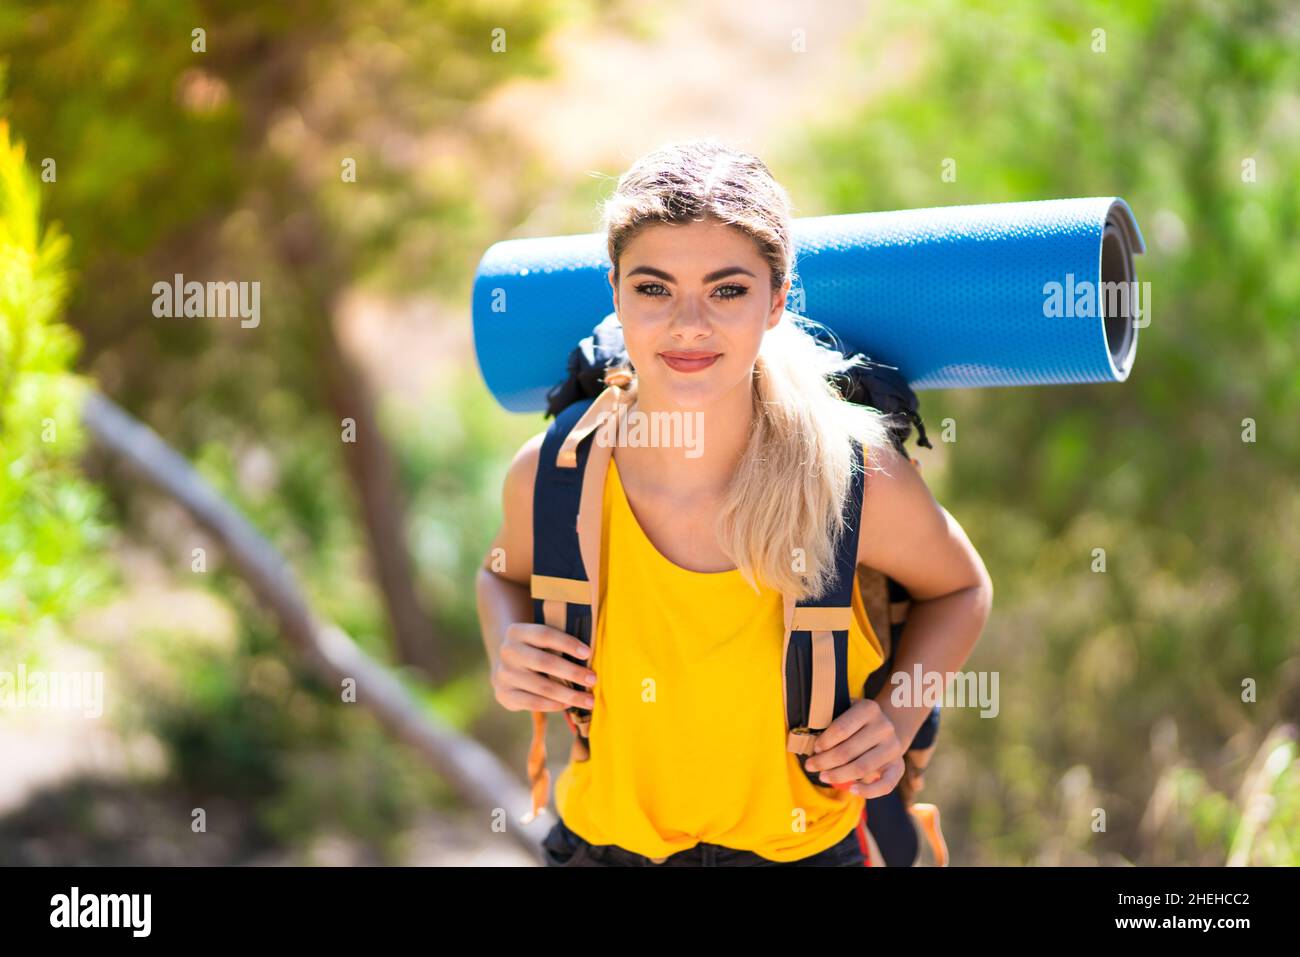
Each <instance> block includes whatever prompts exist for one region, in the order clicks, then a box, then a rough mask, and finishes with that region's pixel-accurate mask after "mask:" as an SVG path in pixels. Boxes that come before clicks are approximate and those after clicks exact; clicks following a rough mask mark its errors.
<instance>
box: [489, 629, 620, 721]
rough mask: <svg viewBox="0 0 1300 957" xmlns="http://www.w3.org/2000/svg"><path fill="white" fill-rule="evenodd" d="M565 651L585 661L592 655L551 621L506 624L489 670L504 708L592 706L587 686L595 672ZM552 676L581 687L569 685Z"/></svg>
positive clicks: (586, 648) (556, 709)
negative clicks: (494, 664)
mask: <svg viewBox="0 0 1300 957" xmlns="http://www.w3.org/2000/svg"><path fill="white" fill-rule="evenodd" d="M566 654H569V655H573V656H574V657H575V658H584V659H585V658H586V657H587V656H588V655H589V654H591V647H590V646H589V645H586V644H584V643H583V642H581V641H579V640H578V639H577V638H574V637H573V636H572V635H570V634H568V633H567V632H563V631H560V630H559V629H557V628H551V627H550V626H549V625H535V624H531V623H527V622H516V623H514V624H511V625H508V626H507V627H506V633H505V637H504V638H503V639H502V641H501V648H500V652H499V654H498V656H497V664H496V667H495V668H494V669H493V670H492V687H493V689H494V690H495V692H496V699H497V701H498V702H499V703H500V704H501V706H502V707H503V708H505V709H506V710H508V711H563V710H565V709H566V708H570V707H578V708H591V707H592V705H594V704H595V703H596V699H595V697H594V696H593V695H592V694H591V693H590V692H588V691H587V690H585V689H586V688H587V687H590V686H591V685H594V684H595V683H596V675H595V673H594V672H592V671H591V670H590V669H588V668H586V667H585V666H583V665H580V664H575V663H574V662H572V661H569V660H567V659H566V658H564V655H566ZM556 679H563V680H567V681H572V682H575V683H576V684H578V685H582V686H583V687H579V688H574V687H570V686H569V685H566V684H564V683H563V680H556Z"/></svg>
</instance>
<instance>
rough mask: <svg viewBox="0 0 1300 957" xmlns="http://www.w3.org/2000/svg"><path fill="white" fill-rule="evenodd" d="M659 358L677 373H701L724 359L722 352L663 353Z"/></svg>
mask: <svg viewBox="0 0 1300 957" xmlns="http://www.w3.org/2000/svg"><path fill="white" fill-rule="evenodd" d="M659 358H660V359H663V360H664V364H665V365H667V366H668V368H670V369H674V370H676V371H677V372H700V371H703V370H704V369H707V368H708V367H709V366H711V365H713V363H715V362H717V361H718V360H719V359H720V358H722V353H721V352H661V353H659Z"/></svg>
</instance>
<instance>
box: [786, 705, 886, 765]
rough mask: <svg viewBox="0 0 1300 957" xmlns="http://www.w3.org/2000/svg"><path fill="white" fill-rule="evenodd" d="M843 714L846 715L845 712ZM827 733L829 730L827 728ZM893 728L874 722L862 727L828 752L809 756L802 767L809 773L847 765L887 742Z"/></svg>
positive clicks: (883, 723)
mask: <svg viewBox="0 0 1300 957" xmlns="http://www.w3.org/2000/svg"><path fill="white" fill-rule="evenodd" d="M845 714H848V712H847V711H846V712H845ZM841 717H843V715H841ZM826 730H827V731H829V730H830V729H829V728H827V729H826ZM893 731H894V727H893V725H892V724H890V723H888V722H887V721H885V722H881V721H875V722H871V723H869V724H866V725H863V726H862V727H861V728H859V729H858V730H857V731H855V732H853V734H852V735H851V736H850V737H849V738H847V739H846V740H844V741H842V742H840V743H839V744H837V745H835V746H834V747H832V748H830V749H829V750H824V751H820V752H818V753H815V754H812V755H809V757H808V761H807V762H806V763H805V765H804V767H806V768H808V770H810V771H825V770H827V769H829V768H834V767H839V766H840V765H842V764H848V763H849V762H850V761H852V760H854V759H855V758H857V757H858V756H859V755H860V754H862V753H863V752H864V751H866V750H867V749H868V748H871V747H874V746H875V745H878V744H881V743H882V742H884V741H887V740H888V739H889V738H890V737H891V736H892V735H893Z"/></svg>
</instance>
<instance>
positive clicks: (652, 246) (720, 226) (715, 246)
mask: <svg viewBox="0 0 1300 957" xmlns="http://www.w3.org/2000/svg"><path fill="white" fill-rule="evenodd" d="M620 258H621V260H622V262H621V266H622V268H623V269H624V270H627V269H635V268H636V267H637V266H657V267H659V268H660V269H665V270H667V271H668V272H671V273H672V274H673V275H674V276H677V277H678V278H679V279H682V278H689V277H691V276H696V275H699V276H702V275H704V274H705V273H707V272H711V271H712V270H714V269H716V268H717V267H718V266H719V265H737V266H745V267H747V268H750V269H752V270H754V272H755V274H759V270H765V269H766V268H767V262H766V260H764V259H763V257H762V256H761V255H759V252H758V246H757V245H756V244H755V242H754V240H753V237H751V236H750V235H749V234H748V233H745V232H742V231H741V230H739V229H737V228H736V227H735V226H728V225H727V224H725V223H720V222H718V221H717V220H711V219H710V220H705V221H703V222H690V223H681V224H677V223H654V224H652V225H650V226H646V227H644V228H643V229H641V230H639V231H638V232H637V234H636V235H635V236H633V237H632V240H631V241H630V242H629V243H628V244H627V246H625V247H624V249H623V255H622V256H621V257H620ZM723 260H725V262H723Z"/></svg>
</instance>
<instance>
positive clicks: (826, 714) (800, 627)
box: [781, 595, 853, 754]
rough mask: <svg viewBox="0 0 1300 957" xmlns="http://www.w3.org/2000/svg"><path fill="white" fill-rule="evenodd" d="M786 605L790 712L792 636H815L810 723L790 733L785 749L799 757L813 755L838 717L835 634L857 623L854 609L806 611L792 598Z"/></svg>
mask: <svg viewBox="0 0 1300 957" xmlns="http://www.w3.org/2000/svg"><path fill="white" fill-rule="evenodd" d="M784 601H785V622H786V628H785V639H784V641H783V643H782V646H781V669H782V672H781V674H782V680H781V698H782V700H781V704H782V707H783V708H785V709H787V710H788V707H789V692H788V689H787V688H786V686H785V660H786V655H788V654H789V652H790V634H791V633H792V632H795V631H807V632H811V636H812V693H811V695H810V697H809V702H808V715H807V723H806V724H805V725H803V726H801V727H797V728H791V729H789V731H788V733H787V734H786V740H785V746H786V750H787V751H791V752H793V753H795V754H812V749H813V745H814V744H815V743H816V739H817V735H818V734H820V733H821V732H822V731H824V730H825V729H826V727H827V726H828V725H829V724H830V723H831V721H832V720H833V719H834V716H835V675H836V668H835V636H834V634H833V633H832V632H834V631H847V630H848V628H849V627H850V625H851V623H852V621H853V606H852V605H847V606H835V607H822V608H816V607H806V606H801V605H797V604H795V602H794V600H793V599H792V598H791V597H790V596H788V595H787V596H785V599H784Z"/></svg>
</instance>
